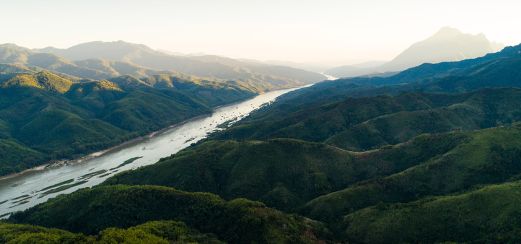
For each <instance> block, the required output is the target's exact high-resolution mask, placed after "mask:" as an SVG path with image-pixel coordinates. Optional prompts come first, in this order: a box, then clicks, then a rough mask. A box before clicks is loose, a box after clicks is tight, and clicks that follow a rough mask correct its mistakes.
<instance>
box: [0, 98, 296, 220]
mask: <svg viewBox="0 0 521 244" xmlns="http://www.w3.org/2000/svg"><path fill="white" fill-rule="evenodd" d="M292 90H295V89H287V90H279V91H273V92H268V93H265V94H261V95H258V96H256V97H255V98H252V99H250V100H247V101H244V102H241V103H237V104H232V105H228V106H225V107H221V108H218V109H216V110H215V111H214V112H213V113H212V114H211V115H208V116H206V117H200V118H197V119H193V120H190V121H188V122H186V123H183V124H180V125H178V126H175V127H172V128H170V129H167V130H163V131H162V132H159V133H155V134H151V135H149V136H147V137H145V138H143V139H142V140H139V141H136V142H134V143H127V144H126V145H122V146H119V147H116V148H114V149H112V150H109V151H106V152H99V153H95V154H92V155H89V156H87V157H84V158H81V159H77V160H75V161H73V162H70V163H68V164H66V165H62V166H59V167H47V168H46V169H41V170H35V171H30V172H25V173H24V174H20V175H17V176H14V177H11V178H7V179H3V180H0V218H6V217H8V216H9V214H10V213H12V212H16V211H21V210H25V209H27V208H30V207H32V206H35V205H37V204H39V203H42V202H45V201H47V200H48V199H49V198H53V197H55V196H57V195H59V194H65V193H71V192H73V191H76V190H78V189H80V188H85V187H91V186H95V185H98V184H100V183H102V182H103V181H104V180H105V179H107V178H108V177H110V176H111V175H113V174H115V173H118V172H122V171H126V170H131V169H135V168H138V167H141V166H145V165H150V164H153V163H156V162H157V161H158V160H159V159H161V158H164V157H168V156H170V155H172V154H175V153H177V152H179V151H180V150H182V149H184V148H186V147H188V146H190V145H191V144H192V143H195V142H197V141H199V140H201V139H204V138H205V137H206V136H208V134H209V133H211V132H214V131H216V130H220V128H222V126H219V125H222V124H227V125H230V124H232V123H234V122H236V121H238V120H240V119H242V118H244V117H245V116H247V115H248V114H250V113H251V112H252V111H253V110H255V109H258V108H259V107H261V106H263V105H264V104H267V103H270V102H272V101H274V100H275V99H276V98H277V97H278V96H280V95H282V94H284V93H287V92H289V91H292ZM42 168H43V167H42Z"/></svg>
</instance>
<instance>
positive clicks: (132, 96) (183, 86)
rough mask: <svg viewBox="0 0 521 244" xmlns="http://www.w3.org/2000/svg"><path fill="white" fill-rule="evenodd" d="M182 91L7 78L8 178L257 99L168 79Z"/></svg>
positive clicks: (0, 159) (1, 168)
mask: <svg viewBox="0 0 521 244" xmlns="http://www.w3.org/2000/svg"><path fill="white" fill-rule="evenodd" d="M164 78H165V79H168V80H169V81H171V84H174V85H175V86H171V87H164V88H154V87H150V86H139V87H131V86H125V85H124V84H123V85H121V86H120V85H119V84H117V83H116V82H117V81H119V80H116V82H112V81H107V80H101V81H83V80H82V81H78V80H75V79H73V78H71V77H68V76H63V75H58V74H54V73H51V72H48V71H40V72H33V73H20V74H17V73H15V74H11V75H10V76H6V77H5V78H4V79H0V150H1V151H2V152H3V153H2V154H1V155H0V175H6V174H10V173H16V172H20V171H22V170H24V169H28V168H31V167H34V166H37V165H40V164H42V163H45V162H47V161H49V160H58V159H64V158H71V157H77V156H80V155H83V154H86V153H89V152H92V151H96V150H101V149H104V148H107V147H110V146H112V145H116V144H118V143H121V142H123V141H125V140H129V139H131V138H134V137H137V136H139V135H143V134H145V133H149V132H152V131H155V130H159V129H162V128H164V127H167V126H170V125H172V124H174V123H178V122H181V121H184V120H187V119H189V118H193V117H195V116H198V115H202V114H205V113H209V112H210V111H211V109H212V108H213V107H216V106H220V105H224V104H227V103H233V102H237V101H241V100H244V99H247V98H250V97H252V96H254V95H255V94H256V93H254V92H253V91H251V90H248V89H244V88H242V87H237V86H233V85H229V84H224V83H218V82H210V81H200V80H185V79H179V78H176V77H171V76H166V75H165V76H164Z"/></svg>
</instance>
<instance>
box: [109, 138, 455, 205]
mask: <svg viewBox="0 0 521 244" xmlns="http://www.w3.org/2000/svg"><path fill="white" fill-rule="evenodd" d="M463 140H465V137H464V136H455V135H442V136H429V137H427V136H425V137H419V138H416V139H415V140H413V141H411V142H409V143H405V144H403V145H397V146H394V147H390V148H388V149H386V150H379V151H370V152H365V153H353V152H348V151H344V150H341V149H339V148H335V147H331V146H327V145H324V144H318V143H310V142H305V141H297V140H288V139H276V140H269V141H265V142H261V141H245V142H236V141H210V142H206V143H203V144H201V145H198V146H196V147H194V148H193V149H186V150H184V151H182V152H180V153H178V154H176V155H173V156H172V157H170V158H167V159H164V160H162V161H160V162H158V163H157V164H154V165H151V166H147V167H143V168H140V169H138V170H134V171H128V172H124V173H121V174H118V175H116V176H114V177H112V178H109V179H108V180H107V181H106V182H105V184H132V185H142V184H151V185H164V186H173V187H176V188H178V189H182V190H187V191H205V192H213V193H216V194H218V195H220V196H222V197H225V198H227V199H233V198H237V197H246V198H249V199H253V200H259V201H262V202H264V203H266V204H268V206H273V207H276V208H278V209H283V210H288V211H295V210H296V209H297V208H298V207H301V206H302V205H303V204H304V203H306V202H307V201H309V200H311V199H313V198H315V197H318V196H320V195H323V194H327V193H330V192H333V191H336V190H340V189H343V188H345V187H347V186H348V185H350V184H353V183H356V182H358V181H363V180H368V179H374V178H378V177H382V176H386V175H390V174H393V173H397V172H400V171H402V170H404V169H406V168H408V167H411V166H413V165H415V164H417V163H418V162H419V161H420V160H421V159H424V160H425V159H428V158H431V157H435V156H436V155H442V154H444V153H446V152H447V151H449V150H451V149H452V148H453V147H454V146H455V145H457V144H458V143H459V142H461V141H463ZM431 145H435V146H431Z"/></svg>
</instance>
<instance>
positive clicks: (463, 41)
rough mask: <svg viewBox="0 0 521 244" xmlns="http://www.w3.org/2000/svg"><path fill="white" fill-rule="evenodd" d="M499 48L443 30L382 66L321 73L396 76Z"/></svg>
mask: <svg viewBox="0 0 521 244" xmlns="http://www.w3.org/2000/svg"><path fill="white" fill-rule="evenodd" d="M503 47H504V46H503V45H502V44H498V43H494V42H491V41H489V40H488V39H487V38H486V37H485V35H483V34H477V35H471V34H465V33H463V32H461V31H460V30H458V29H455V28H451V27H444V28H442V29H440V30H439V31H438V32H437V33H435V34H434V35H433V36H431V37H429V38H427V39H426V40H423V41H420V42H417V43H415V44H413V45H411V46H410V47H409V48H407V49H406V50H404V51H403V52H402V53H400V54H399V55H398V56H396V57H395V58H394V59H393V60H391V61H389V62H386V63H384V64H378V63H373V64H372V65H370V66H369V67H367V66H365V67H364V65H347V66H340V67H336V68H332V69H329V70H327V71H326V72H325V73H326V74H329V75H332V76H336V77H355V76H362V75H370V74H382V73H387V72H398V71H402V70H405V69H408V68H412V67H414V66H417V65H420V64H423V63H440V62H448V61H460V60H464V59H471V58H477V57H481V56H483V55H485V54H487V53H492V52H496V51H499V50H501V49H502V48H503Z"/></svg>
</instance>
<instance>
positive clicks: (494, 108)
mask: <svg viewBox="0 0 521 244" xmlns="http://www.w3.org/2000/svg"><path fill="white" fill-rule="evenodd" d="M520 106H521V90H520V89H511V88H504V89H485V90H480V91H477V92H472V93H462V94H429V93H404V94H401V95H398V96H376V97H363V98H347V99H345V100H343V101H341V102H335V103H329V104H325V105H318V106H316V107H308V108H305V109H301V110H297V111H294V112H287V113H285V114H284V115H280V114H278V113H277V112H275V113H274V112H272V111H269V110H266V112H263V111H261V112H258V113H256V114H253V115H252V116H250V117H249V118H248V119H246V120H244V121H241V122H239V123H238V124H236V125H234V126H233V127H231V128H230V129H228V130H226V131H224V132H222V133H219V134H216V135H214V137H215V138H219V139H268V138H295V139H302V140H308V141H315V142H325V143H327V144H331V145H335V146H338V147H341V148H345V149H349V150H357V151H359V150H368V149H372V148H378V147H381V146H385V145H389V144H397V143H401V142H404V141H407V140H409V139H411V138H413V137H415V136H417V135H420V134H422V133H440V132H447V131H452V130H475V129H481V128H488V127H494V126H497V125H501V124H508V123H511V122H513V121H518V120H520V119H521V110H520Z"/></svg>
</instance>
